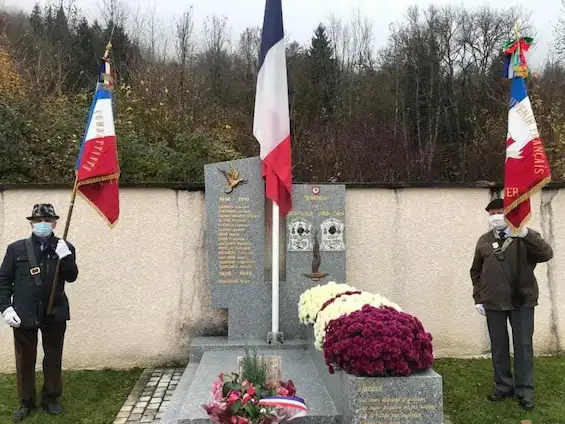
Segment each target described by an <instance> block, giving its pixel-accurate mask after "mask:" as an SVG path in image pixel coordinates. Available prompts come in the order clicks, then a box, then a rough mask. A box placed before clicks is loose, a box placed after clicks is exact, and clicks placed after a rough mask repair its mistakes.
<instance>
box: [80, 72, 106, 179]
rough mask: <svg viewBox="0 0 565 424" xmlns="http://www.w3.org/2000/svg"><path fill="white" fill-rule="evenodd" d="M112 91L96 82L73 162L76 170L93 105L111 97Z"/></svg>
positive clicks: (90, 119)
mask: <svg viewBox="0 0 565 424" xmlns="http://www.w3.org/2000/svg"><path fill="white" fill-rule="evenodd" d="M111 98H112V93H111V92H110V91H109V90H107V89H106V87H105V86H104V85H103V84H100V83H98V84H97V87H96V91H95V92H94V98H93V99H92V103H91V104H90V110H89V111H88V118H87V119H86V127H85V129H84V134H83V135H82V142H81V144H80V150H79V152H78V156H77V161H76V164H75V170H76V171H78V169H79V168H80V161H81V159H82V151H83V149H84V143H85V141H86V135H87V134H88V127H90V121H92V113H93V112H94V106H95V105H96V102H97V101H98V100H102V99H111Z"/></svg>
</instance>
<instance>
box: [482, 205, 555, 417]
mask: <svg viewBox="0 0 565 424" xmlns="http://www.w3.org/2000/svg"><path fill="white" fill-rule="evenodd" d="M486 211H487V212H488V222H489V226H490V231H488V232H487V233H485V234H483V235H482V236H481V237H480V238H479V241H478V242H477V246H476V249H475V256H474V260H473V264H472V266H471V280H472V281H473V298H474V300H475V307H476V309H477V311H478V312H479V313H480V314H481V315H486V320H487V327H488V331H489V336H490V344H491V353H492V365H493V372H494V382H495V390H494V391H493V392H492V393H491V394H490V395H489V396H488V398H489V400H490V401H492V402H498V401H502V400H504V399H506V398H508V397H511V396H516V397H517V398H518V399H519V401H520V406H521V407H522V408H523V409H526V410H531V409H533V408H534V352H533V341H532V338H533V333H534V307H535V306H537V304H538V295H539V290H538V283H537V281H536V277H535V275H534V269H535V268H536V265H537V264H538V263H542V262H547V261H549V260H550V259H551V258H552V257H553V250H552V249H551V246H550V245H549V244H548V243H547V242H546V241H545V240H543V238H542V237H541V235H540V234H539V233H538V232H536V231H534V230H532V229H531V228H526V227H524V228H522V230H521V231H520V233H519V234H518V235H517V236H514V235H513V234H512V232H511V231H510V230H509V228H508V227H507V224H506V222H505V220H504V201H503V200H502V199H495V200H493V201H491V202H490V203H489V204H488V206H487V207H486ZM508 321H510V325H511V326H512V338H513V344H514V375H513V374H512V371H511V368H510V346H509V337H508V324H507V322H508Z"/></svg>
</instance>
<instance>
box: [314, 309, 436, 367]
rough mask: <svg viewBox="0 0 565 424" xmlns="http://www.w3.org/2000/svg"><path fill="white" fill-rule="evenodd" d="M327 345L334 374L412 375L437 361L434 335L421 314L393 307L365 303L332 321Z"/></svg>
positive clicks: (327, 330) (327, 336)
mask: <svg viewBox="0 0 565 424" xmlns="http://www.w3.org/2000/svg"><path fill="white" fill-rule="evenodd" d="M323 349H324V358H325V361H326V365H328V368H329V372H330V373H331V374H333V373H334V372H335V370H339V369H342V370H344V371H345V372H346V373H348V374H353V375H356V376H367V377H382V376H408V375H411V374H412V373H413V372H418V371H424V370H426V369H428V368H430V367H431V366H432V364H433V361H434V357H433V350H432V335H431V334H430V333H426V332H425V330H424V327H423V325H422V323H421V322H420V320H418V318H416V317H414V316H412V315H410V314H407V313H404V312H399V311H397V310H395V309H393V308H391V307H381V308H375V307H373V306H369V305H365V306H363V308H362V309H361V310H359V311H356V312H352V313H350V314H348V315H342V316H341V317H339V318H337V319H334V320H332V321H330V322H329V323H328V325H327V326H326V338H325V341H324V345H323Z"/></svg>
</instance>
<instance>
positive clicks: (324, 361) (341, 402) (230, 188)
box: [161, 157, 443, 424]
mask: <svg viewBox="0 0 565 424" xmlns="http://www.w3.org/2000/svg"><path fill="white" fill-rule="evenodd" d="M204 171H205V196H206V215H207V243H208V246H207V247H208V284H209V287H210V292H211V297H212V301H213V305H214V307H216V308H218V309H224V310H227V311H228V334H227V336H225V337H196V338H194V339H193V340H192V342H191V344H190V348H189V349H190V362H189V364H188V365H187V367H186V369H185V371H184V374H183V377H182V379H181V381H180V383H179V385H178V387H177V389H176V391H175V393H174V395H173V397H172V399H171V402H170V404H169V407H168V409H167V411H166V413H165V415H164V416H163V418H162V420H161V422H162V423H167V424H177V423H179V424H180V423H194V424H196V423H198V424H200V423H202V424H204V423H210V422H212V421H211V419H210V416H209V415H208V413H207V411H206V410H205V409H204V408H203V405H205V404H208V403H209V402H210V401H211V399H212V387H213V383H214V381H215V380H216V379H217V378H218V375H219V374H220V373H230V372H233V373H239V372H240V371H241V366H242V360H243V357H244V354H245V352H246V349H248V348H253V349H254V350H255V351H256V352H257V355H258V356H259V358H260V360H261V361H262V362H263V363H264V364H266V366H267V375H268V378H269V379H272V380H280V379H284V380H292V382H293V384H294V386H295V387H296V396H298V397H300V398H302V399H303V400H304V404H305V405H306V407H307V413H306V415H305V416H300V417H298V418H295V419H294V420H293V421H294V422H296V423H312V424H314V423H316V424H332V423H335V424H338V423H343V424H385V423H388V424H442V423H443V395H442V378H441V376H440V375H439V374H437V373H436V372H435V371H433V369H432V367H431V365H432V361H433V354H432V345H431V335H429V334H428V333H426V332H425V331H424V329H423V327H422V324H421V323H420V322H419V320H418V319H417V318H416V317H413V316H411V315H410V314H409V311H402V308H401V306H402V305H396V304H394V303H393V302H392V301H389V300H388V299H386V298H384V297H382V296H380V295H378V294H372V293H368V292H364V291H363V290H362V289H358V288H355V287H353V286H350V285H348V284H347V275H346V272H345V270H346V266H345V265H346V251H347V244H348V239H347V220H346V213H347V211H346V198H345V186H344V185H336V184H317V185H316V184H294V185H293V193H292V196H293V209H292V210H291V211H290V213H289V214H288V215H287V216H286V218H285V219H282V218H281V225H280V228H281V230H280V243H279V246H280V253H281V257H283V258H284V260H282V261H280V264H281V265H280V284H279V311H280V321H279V323H280V326H279V332H280V335H281V336H282V337H280V338H279V337H277V339H273V338H272V337H270V334H271V333H270V331H271V316H272V315H271V313H272V298H271V295H272V293H271V292H272V283H271V275H270V273H271V269H270V265H269V264H270V262H271V255H270V251H271V246H270V237H269V234H270V230H269V228H268V227H269V225H270V219H269V218H270V214H269V213H268V201H267V200H266V199H265V194H264V193H265V185H264V181H263V179H262V176H261V160H260V158H259V157H252V158H246V159H242V160H234V161H231V162H221V163H212V164H207V165H205V167H204ZM355 328H357V330H355ZM391 340H392V342H391Z"/></svg>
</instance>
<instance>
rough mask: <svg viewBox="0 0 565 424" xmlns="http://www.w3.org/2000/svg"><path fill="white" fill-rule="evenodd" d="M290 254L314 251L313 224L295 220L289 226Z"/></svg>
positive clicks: (287, 248)
mask: <svg viewBox="0 0 565 424" xmlns="http://www.w3.org/2000/svg"><path fill="white" fill-rule="evenodd" d="M287 233H288V234H287V240H288V245H287V247H286V250H287V251H289V252H311V251H312V224H311V223H310V222H309V221H307V220H305V219H303V218H297V219H293V220H291V221H290V222H289V223H288V226H287Z"/></svg>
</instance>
